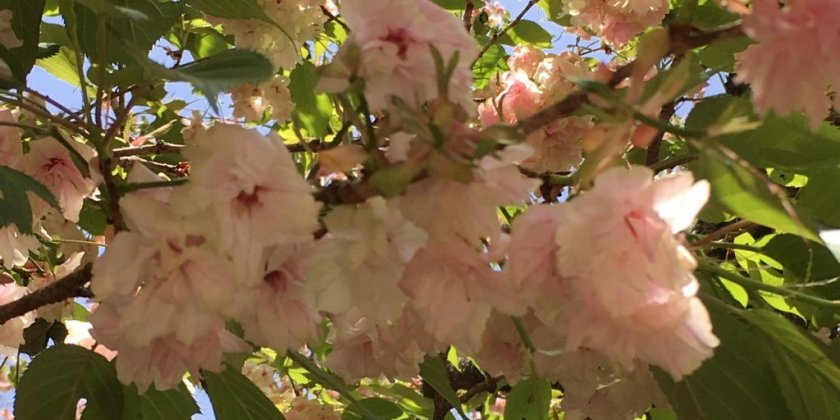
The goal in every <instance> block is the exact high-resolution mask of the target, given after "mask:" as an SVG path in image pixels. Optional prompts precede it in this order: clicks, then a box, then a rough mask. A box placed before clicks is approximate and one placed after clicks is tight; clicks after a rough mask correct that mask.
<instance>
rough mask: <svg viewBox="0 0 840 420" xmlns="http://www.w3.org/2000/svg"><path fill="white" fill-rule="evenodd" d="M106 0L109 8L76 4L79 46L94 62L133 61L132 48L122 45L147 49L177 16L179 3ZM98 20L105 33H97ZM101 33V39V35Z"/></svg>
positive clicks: (152, 0)
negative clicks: (98, 9)
mask: <svg viewBox="0 0 840 420" xmlns="http://www.w3.org/2000/svg"><path fill="white" fill-rule="evenodd" d="M106 3H107V4H108V6H109V7H110V8H109V9H107V10H105V11H101V10H100V11H96V10H94V9H91V8H89V7H85V6H84V5H82V4H78V5H77V6H76V8H75V12H76V16H77V18H78V22H79V24H78V26H77V34H78V39H79V46H80V47H81V50H82V51H83V52H84V53H85V54H86V55H87V56H88V57H90V58H91V59H92V60H93V61H95V62H120V63H129V64H132V65H135V64H134V58H133V57H132V54H131V52H129V51H126V50H125V48H123V45H130V46H131V47H132V49H134V50H136V51H141V52H143V53H144V54H145V53H147V52H148V51H149V50H150V49H151V48H152V46H153V45H154V44H155V42H156V41H157V40H158V39H160V38H161V37H162V36H164V35H165V34H166V32H167V31H168V30H169V28H171V27H172V25H174V24H175V23H176V22H177V21H178V18H179V16H180V6H179V3H175V2H164V3H161V2H158V1H155V0H111V1H109V2H106ZM88 5H89V6H90V3H89V4H88ZM100 24H103V25H105V29H106V31H107V33H105V34H100V33H99V25H100ZM102 35H104V39H100V38H102V37H101V36H102ZM103 49H104V51H103Z"/></svg>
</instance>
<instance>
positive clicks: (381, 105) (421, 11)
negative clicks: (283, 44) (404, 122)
mask: <svg viewBox="0 0 840 420" xmlns="http://www.w3.org/2000/svg"><path fill="white" fill-rule="evenodd" d="M341 6H342V9H341V10H342V13H343V16H344V19H345V20H346V21H347V26H348V27H349V28H350V30H351V33H350V36H349V38H348V39H347V42H346V43H345V44H344V45H343V46H342V48H341V50H340V51H339V55H338V57H336V60H337V61H335V62H334V63H333V65H332V68H331V69H330V70H329V71H328V73H327V75H326V76H327V77H326V80H322V87H323V88H325V89H327V90H341V89H342V88H344V87H345V85H346V82H347V79H348V78H349V77H350V76H352V75H358V76H359V77H361V78H362V79H364V80H365V96H366V98H367V100H368V103H369V106H370V109H371V110H372V111H378V110H383V109H385V108H387V107H388V106H389V104H390V102H391V98H392V97H394V96H396V97H398V98H400V99H402V100H403V101H405V102H406V103H408V104H409V106H414V105H418V104H422V103H423V102H426V101H428V100H430V99H432V98H435V97H436V96H437V95H438V94H442V93H443V92H438V84H437V80H438V77H441V75H438V74H437V69H436V67H435V61H434V60H433V59H432V48H435V49H437V51H438V52H439V53H440V55H441V56H442V58H443V60H444V62H447V61H448V60H450V59H451V58H453V57H454V56H455V55H456V54H457V59H458V63H457V64H456V65H455V68H454V70H453V72H452V75H451V78H450V80H449V85H448V92H447V93H448V96H449V99H450V100H451V101H453V102H456V103H459V104H462V105H464V106H465V108H466V109H470V108H471V107H470V104H471V102H472V95H471V92H470V85H471V82H472V72H471V70H470V64H471V63H472V60H473V59H474V58H475V57H476V55H477V54H478V44H477V43H476V42H475V40H474V39H473V38H472V37H471V36H470V35H469V34H468V33H467V32H466V31H465V30H464V26H463V25H462V24H461V22H460V21H459V20H458V19H457V18H456V17H455V16H453V15H452V14H450V13H449V12H447V11H446V10H443V9H442V8H440V7H439V6H437V5H436V4H434V3H432V2H431V1H430V0H388V1H386V2H385V3H384V4H383V2H381V1H379V0H345V1H343V2H342V3H341Z"/></svg>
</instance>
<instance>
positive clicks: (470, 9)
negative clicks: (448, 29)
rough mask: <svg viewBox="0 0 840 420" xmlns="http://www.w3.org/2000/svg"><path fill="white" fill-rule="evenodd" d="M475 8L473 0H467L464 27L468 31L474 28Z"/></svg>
mask: <svg viewBox="0 0 840 420" xmlns="http://www.w3.org/2000/svg"><path fill="white" fill-rule="evenodd" d="M473 10H475V4H473V0H467V4H466V5H464V16H463V20H464V29H466V30H467V32H469V31H471V30H472V14H473Z"/></svg>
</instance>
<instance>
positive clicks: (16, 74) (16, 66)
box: [0, 0, 45, 86]
mask: <svg viewBox="0 0 840 420" xmlns="http://www.w3.org/2000/svg"><path fill="white" fill-rule="evenodd" d="M44 4H45V0H0V10H11V11H12V20H11V30H12V31H14V35H15V38H16V39H18V40H20V41H21V45H20V46H18V47H15V48H11V49H7V48H6V47H5V46H3V45H0V52H2V54H0V56H2V58H3V60H4V61H5V62H6V65H8V66H9V69H10V70H11V72H12V77H13V79H14V81H13V83H12V85H14V84H18V85H24V84H26V76H27V75H28V74H29V72H30V71H31V70H32V66H33V65H35V59H36V58H37V55H38V43H39V40H38V38H39V36H40V24H41V14H42V13H43V12H44ZM0 84H6V83H3V82H0ZM6 85H7V86H9V85H8V84H6Z"/></svg>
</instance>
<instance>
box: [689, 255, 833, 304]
mask: <svg viewBox="0 0 840 420" xmlns="http://www.w3.org/2000/svg"><path fill="white" fill-rule="evenodd" d="M697 269H698V270H700V271H704V272H706V273H709V274H713V275H715V276H717V277H720V278H723V279H726V280H729V281H731V282H733V283H735V284H737V285H739V286H742V287H744V288H747V289H752V290H761V291H765V292H770V293H775V294H777V295H780V296H785V297H789V298H791V299H796V300H800V301H802V302H808V303H813V304H815V305H819V306H826V307H831V308H840V301H836V300H828V299H823V298H820V297H816V296H813V295H809V294H806V293H802V292H799V291H796V290H790V289H788V288H785V287H779V286H773V285H770V284H767V283H764V282H760V281H757V280H753V279H751V278H748V277H744V276H742V275H740V274H738V273H733V272H731V271H729V270H726V269H723V268H721V267H719V266H718V265H717V264H714V263H711V262H708V261H700V262H699V265H698V267H697Z"/></svg>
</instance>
